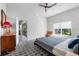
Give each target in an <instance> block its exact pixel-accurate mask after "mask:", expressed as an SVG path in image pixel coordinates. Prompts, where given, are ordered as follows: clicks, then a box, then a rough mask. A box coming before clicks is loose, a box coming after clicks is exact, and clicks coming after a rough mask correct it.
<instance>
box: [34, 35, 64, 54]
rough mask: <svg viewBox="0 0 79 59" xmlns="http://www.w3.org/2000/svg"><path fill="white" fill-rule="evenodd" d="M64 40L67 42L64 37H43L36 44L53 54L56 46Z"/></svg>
mask: <svg viewBox="0 0 79 59" xmlns="http://www.w3.org/2000/svg"><path fill="white" fill-rule="evenodd" d="M64 40H65V38H64V37H59V36H58V37H57V36H53V37H42V38H37V39H36V41H35V42H34V43H35V44H37V45H39V46H41V47H42V48H44V49H45V50H47V51H49V52H50V53H51V52H52V49H53V48H54V46H56V45H57V44H59V43H60V42H62V41H64Z"/></svg>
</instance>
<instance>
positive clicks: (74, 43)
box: [68, 39, 79, 49]
mask: <svg viewBox="0 0 79 59" xmlns="http://www.w3.org/2000/svg"><path fill="white" fill-rule="evenodd" d="M78 43H79V39H74V40H72V41H70V42H69V44H68V48H70V49H73V47H74V46H75V45H76V44H78Z"/></svg>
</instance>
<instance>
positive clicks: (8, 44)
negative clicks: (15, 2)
mask: <svg viewBox="0 0 79 59" xmlns="http://www.w3.org/2000/svg"><path fill="white" fill-rule="evenodd" d="M15 43H16V36H15V35H14V34H12V35H3V36H1V53H3V52H5V53H6V52H11V51H13V50H15V46H16V44H15Z"/></svg>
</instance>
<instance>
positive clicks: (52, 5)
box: [47, 3, 57, 8]
mask: <svg viewBox="0 0 79 59" xmlns="http://www.w3.org/2000/svg"><path fill="white" fill-rule="evenodd" d="M56 4H57V3H54V4H53V5H50V6H48V7H47V8H51V7H53V6H55V5H56Z"/></svg>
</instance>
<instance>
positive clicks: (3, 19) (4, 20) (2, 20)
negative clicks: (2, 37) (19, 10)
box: [1, 9, 6, 28]
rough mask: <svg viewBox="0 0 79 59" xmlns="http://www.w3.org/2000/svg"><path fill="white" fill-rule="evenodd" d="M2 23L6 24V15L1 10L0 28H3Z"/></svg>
mask: <svg viewBox="0 0 79 59" xmlns="http://www.w3.org/2000/svg"><path fill="white" fill-rule="evenodd" d="M4 22H6V14H5V12H4V11H3V9H1V28H3V24H4Z"/></svg>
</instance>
